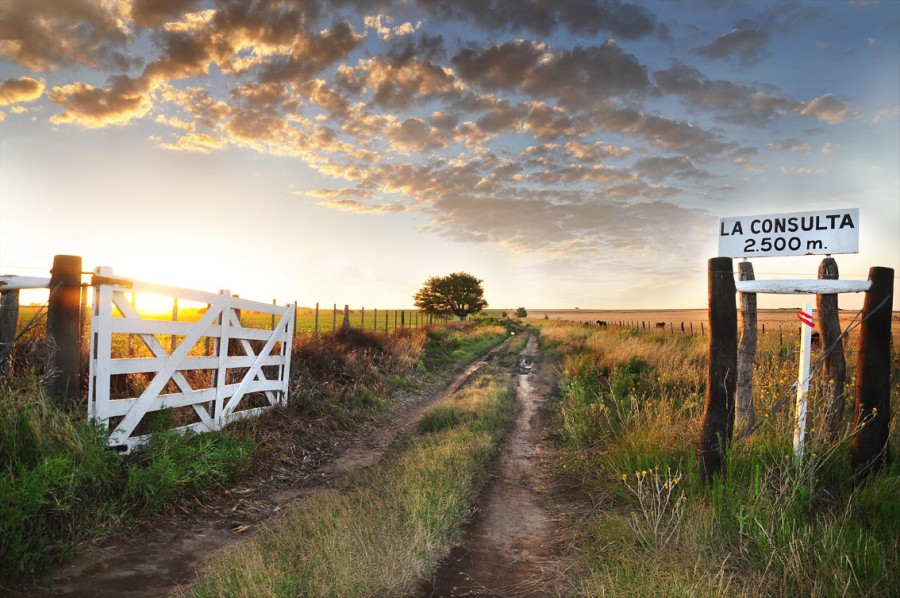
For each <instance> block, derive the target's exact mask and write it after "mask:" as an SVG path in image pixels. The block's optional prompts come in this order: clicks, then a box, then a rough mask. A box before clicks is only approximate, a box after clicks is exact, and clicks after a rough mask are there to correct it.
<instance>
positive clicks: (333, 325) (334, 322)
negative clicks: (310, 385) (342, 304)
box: [331, 303, 337, 332]
mask: <svg viewBox="0 0 900 598" xmlns="http://www.w3.org/2000/svg"><path fill="white" fill-rule="evenodd" d="M331 316H332V322H331V331H332V332H334V331H336V330H337V303H335V304H334V307H333V308H331Z"/></svg>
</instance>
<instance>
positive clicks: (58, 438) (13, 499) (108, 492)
mask: <svg viewBox="0 0 900 598" xmlns="http://www.w3.org/2000/svg"><path fill="white" fill-rule="evenodd" d="M83 417H84V416H83V415H81V414H71V413H68V412H66V411H64V410H62V409H60V408H59V406H58V405H56V404H55V403H54V402H53V400H52V399H51V398H50V397H48V396H47V394H46V393H45V392H44V384H43V381H42V380H41V379H40V377H38V376H36V375H31V376H19V377H17V378H15V379H14V380H12V381H11V382H8V383H6V384H4V385H3V386H0V579H10V580H11V579H17V578H21V577H23V576H27V575H29V574H32V573H35V572H36V571H39V570H40V569H42V568H44V567H46V566H48V565H50V564H52V563H56V562H59V561H61V560H64V559H65V558H67V557H69V556H71V554H72V553H73V551H74V546H75V544H76V543H77V542H78V541H79V540H81V539H82V538H84V537H89V536H93V535H99V534H102V533H104V531H106V530H108V529H109V528H111V527H112V526H115V525H118V524H119V523H122V522H125V521H128V520H132V519H134V518H136V517H140V516H145V515H147V514H149V513H152V512H155V511H158V510H159V509H161V508H162V507H163V506H164V505H165V504H167V503H170V502H172V501H173V500H175V499H176V498H178V497H180V496H183V495H185V494H189V493H193V492H197V491H200V490H203V489H206V488H210V487H216V486H222V485H224V484H227V483H228V482H230V481H231V480H232V479H233V477H234V476H235V475H237V474H238V473H240V472H241V471H242V470H243V469H245V468H246V467H247V465H249V463H250V457H251V449H252V446H251V444H250V442H249V441H247V440H241V439H239V438H236V437H232V436H228V435H220V434H219V435H207V436H196V435H179V434H175V433H174V432H172V431H166V432H163V433H160V434H158V435H157V436H156V437H155V438H154V439H153V441H152V442H151V443H150V444H149V445H148V446H147V447H145V448H144V449H143V450H141V451H139V452H138V453H137V454H136V455H135V456H133V457H131V458H129V459H125V458H123V457H122V456H121V455H119V454H118V453H116V452H114V451H111V450H109V449H108V448H107V447H106V442H105V437H104V434H103V432H102V430H100V429H98V428H96V427H94V426H92V425H91V424H89V423H88V422H86V421H85V420H84V419H83Z"/></svg>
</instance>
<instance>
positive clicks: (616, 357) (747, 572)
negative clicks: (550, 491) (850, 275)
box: [542, 326, 900, 596]
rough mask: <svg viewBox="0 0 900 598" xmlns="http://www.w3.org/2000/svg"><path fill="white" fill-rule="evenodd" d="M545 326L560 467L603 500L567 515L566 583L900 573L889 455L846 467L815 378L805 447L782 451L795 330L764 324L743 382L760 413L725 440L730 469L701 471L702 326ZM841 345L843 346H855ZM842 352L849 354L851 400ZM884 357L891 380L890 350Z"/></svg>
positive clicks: (586, 590)
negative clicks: (799, 457) (866, 467)
mask: <svg viewBox="0 0 900 598" xmlns="http://www.w3.org/2000/svg"><path fill="white" fill-rule="evenodd" d="M542 339H543V342H544V345H545V348H546V349H547V350H548V352H549V353H550V354H552V355H554V356H555V359H556V361H557V364H558V373H559V380H560V388H561V392H562V401H561V403H560V407H559V412H558V416H557V419H556V424H555V428H556V431H557V434H558V436H559V439H560V459H561V461H562V463H561V467H564V468H565V469H564V471H565V472H566V473H565V474H564V475H565V477H566V478H567V479H568V480H569V482H570V483H572V482H573V481H575V482H577V484H578V485H579V486H580V487H581V488H582V489H583V492H584V495H585V497H586V498H589V499H590V502H591V504H594V505H598V504H599V505H601V508H600V509H595V510H593V511H590V512H587V513H586V514H584V515H583V519H582V520H581V521H579V522H578V524H577V525H576V526H575V528H576V529H578V530H580V531H579V532H578V533H576V534H574V535H573V540H572V542H573V544H572V545H573V554H578V555H579V556H578V558H577V559H575V560H576V562H577V564H578V566H580V567H581V569H580V570H579V574H578V575H573V577H572V579H571V583H572V588H573V592H574V593H577V594H583V595H591V596H594V595H615V596H620V595H621V596H631V595H635V596H637V595H641V596H646V595H651V596H682V595H683V596H695V595H701V596H702V595H710V596H718V595H747V596H758V595H769V596H783V595H817V596H831V595H854V596H857V595H861V596H880V595H888V594H890V592H892V591H893V589H892V588H894V587H895V585H896V582H897V581H898V579H900V558H898V551H897V548H898V545H897V538H900V467H898V465H897V462H896V460H894V462H893V463H892V464H891V465H889V466H888V467H886V468H885V470H884V471H882V472H881V473H880V474H879V475H878V476H876V477H875V479H873V480H870V481H868V482H867V483H865V484H858V483H857V481H856V480H853V479H852V475H851V472H850V467H849V438H850V434H851V432H852V425H851V424H850V423H849V422H848V423H847V425H846V427H845V431H844V434H843V436H842V438H841V439H839V440H838V441H833V440H830V439H829V438H828V435H827V434H825V433H824V432H823V430H824V428H822V429H820V427H819V426H817V424H816V421H817V418H818V414H820V413H821V412H822V411H823V410H824V407H823V405H822V404H821V403H822V397H823V396H824V392H822V391H823V389H822V382H821V381H820V380H816V381H815V382H814V383H813V384H812V386H811V391H810V406H811V407H810V408H811V413H812V414H813V417H811V418H810V422H811V423H810V426H809V430H808V432H809V434H808V437H807V456H806V458H805V459H804V460H803V461H802V462H797V461H796V460H795V459H794V458H793V455H792V447H791V442H792V432H793V421H792V417H791V414H790V408H791V405H792V403H793V396H794V394H795V390H794V388H793V386H792V385H793V383H794V381H795V380H796V375H797V361H796V347H795V345H796V340H795V339H790V338H787V337H786V336H780V335H779V334H777V333H776V334H774V335H766V336H764V337H763V338H762V339H761V342H760V346H759V352H758V355H757V363H756V366H755V372H754V385H755V400H756V408H757V411H758V414H759V419H761V420H762V424H761V426H760V427H759V428H758V429H757V430H756V431H755V432H754V433H753V434H752V435H750V436H749V437H747V438H743V439H736V440H735V442H734V443H733V445H732V449H731V450H730V452H729V454H728V463H727V470H728V474H727V475H726V476H724V477H722V478H718V479H715V480H714V481H713V482H712V483H710V484H704V483H702V482H701V481H700V480H699V479H698V478H697V476H696V475H695V473H694V472H695V466H696V456H695V455H696V442H697V438H698V435H699V433H698V431H699V419H700V416H701V413H702V397H703V395H704V393H705V378H706V371H705V368H706V353H707V347H706V339H704V338H699V337H689V336H681V337H679V336H677V335H676V336H674V337H673V336H666V335H658V334H653V333H640V332H633V331H605V330H598V329H596V328H593V329H591V328H584V327H581V326H576V327H571V326H544V327H543V329H542ZM848 350H849V351H851V355H852V351H853V350H854V347H852V345H851V346H850V347H848ZM854 361H855V360H853V359H852V358H851V359H848V363H850V364H851V368H850V369H851V371H850V372H849V374H850V375H849V376H848V382H847V389H846V391H847V392H846V396H847V397H848V399H847V400H848V401H849V400H850V399H849V397H850V396H852V385H853V383H854V378H853V375H854V372H853V371H852V370H853V367H852V364H853V362H854ZM894 363H895V372H894V374H895V376H894V380H895V381H896V380H897V376H896V374H897V373H898V369H900V368H897V365H896V364H898V363H900V360H898V359H897V357H896V356H895V359H894ZM898 395H900V386H898V384H897V383H896V382H895V383H894V387H893V389H892V396H893V397H894V398H896V397H897V396H898ZM849 411H850V412H852V410H849ZM892 430H893V431H892V439H893V444H894V445H896V442H897V433H896V428H893V429H892ZM676 480H677V483H676V482H675V481H676ZM682 493H683V496H682Z"/></svg>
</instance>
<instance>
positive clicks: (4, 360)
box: [0, 289, 19, 381]
mask: <svg viewBox="0 0 900 598" xmlns="http://www.w3.org/2000/svg"><path fill="white" fill-rule="evenodd" d="M18 325H19V290H18V289H15V290H12V291H3V292H2V293H0V381H3V379H4V378H5V377H6V374H7V372H8V371H9V364H10V363H11V360H12V350H13V341H14V340H15V338H16V329H17V327H18Z"/></svg>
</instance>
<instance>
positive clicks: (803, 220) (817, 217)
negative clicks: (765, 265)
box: [719, 208, 859, 257]
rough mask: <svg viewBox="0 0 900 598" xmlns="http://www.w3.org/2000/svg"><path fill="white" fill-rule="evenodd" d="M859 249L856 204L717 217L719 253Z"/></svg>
mask: <svg viewBox="0 0 900 598" xmlns="http://www.w3.org/2000/svg"><path fill="white" fill-rule="evenodd" d="M832 253H859V208H853V209H849V210H821V211H818V212H794V213H790V214H766V215H763V216H739V217H736V218H722V219H721V220H720V221H719V256H720V257H775V256H788V255H825V254H832Z"/></svg>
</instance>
